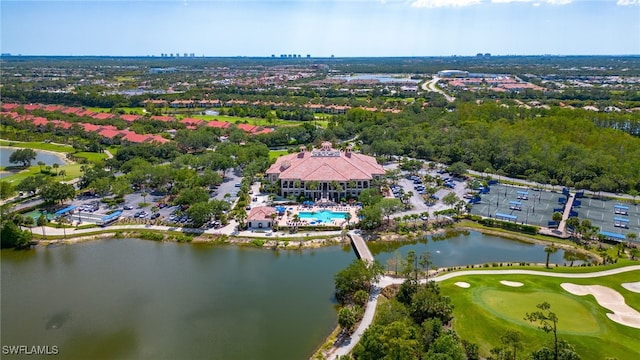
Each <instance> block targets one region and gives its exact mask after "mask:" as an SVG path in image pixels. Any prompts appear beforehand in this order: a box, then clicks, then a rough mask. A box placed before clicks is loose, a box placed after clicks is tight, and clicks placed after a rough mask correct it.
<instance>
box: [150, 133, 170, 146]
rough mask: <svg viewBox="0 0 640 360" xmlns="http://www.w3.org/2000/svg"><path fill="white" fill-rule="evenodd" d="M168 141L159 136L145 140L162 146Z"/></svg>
mask: <svg viewBox="0 0 640 360" xmlns="http://www.w3.org/2000/svg"><path fill="white" fill-rule="evenodd" d="M169 141H171V140H169V139H165V138H163V137H162V136H160V135H153V136H151V137H150V138H149V139H147V142H157V143H160V144H164V143H167V142H169Z"/></svg>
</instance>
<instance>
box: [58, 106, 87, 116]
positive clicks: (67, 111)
mask: <svg viewBox="0 0 640 360" xmlns="http://www.w3.org/2000/svg"><path fill="white" fill-rule="evenodd" d="M60 111H61V112H62V113H64V114H76V115H77V114H78V113H80V112H83V111H84V110H83V109H82V108H79V107H68V108H66V109H62V110H60Z"/></svg>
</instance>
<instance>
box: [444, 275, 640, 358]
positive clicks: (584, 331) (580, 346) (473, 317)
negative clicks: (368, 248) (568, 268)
mask: <svg viewBox="0 0 640 360" xmlns="http://www.w3.org/2000/svg"><path fill="white" fill-rule="evenodd" d="M636 264H637V262H636ZM583 269H588V270H591V271H598V270H602V269H603V267H596V268H583ZM562 270H563V271H564V270H565V268H563V269H562ZM501 280H509V281H517V282H521V283H523V284H524V286H522V287H517V288H516V287H508V286H505V285H502V284H501V283H500V281H501ZM638 280H640V271H633V272H627V273H623V274H619V275H611V276H606V277H597V278H589V279H568V278H549V277H542V276H531V275H486V276H477V275H474V276H463V277H457V278H454V279H449V280H446V281H443V282H442V283H441V284H440V286H441V289H442V293H443V294H444V295H447V296H449V297H450V298H451V300H452V302H453V304H454V306H455V308H454V328H455V330H456V332H458V334H459V335H460V336H461V337H462V338H463V339H466V340H468V341H471V342H475V343H477V344H478V345H479V346H480V350H481V355H483V356H489V355H490V354H489V350H490V349H491V348H493V347H495V346H498V345H499V343H500V336H501V335H502V334H504V333H505V332H506V331H507V330H517V331H519V332H521V333H522V335H523V336H522V338H523V341H522V343H523V345H524V349H523V350H522V351H521V352H520V353H521V354H523V355H524V354H528V353H530V352H531V351H533V350H536V349H538V348H540V347H541V346H542V345H543V344H545V343H549V342H550V341H552V339H553V335H552V334H546V333H544V332H543V331H542V330H539V329H538V328H537V326H536V325H534V324H530V323H528V322H527V321H525V320H524V316H525V313H527V312H533V311H536V310H537V308H536V305H537V304H539V303H542V302H544V301H546V302H548V303H549V304H551V311H553V312H555V313H556V315H557V316H558V318H559V322H558V335H559V337H560V338H561V339H565V340H567V341H568V342H570V343H571V344H572V345H573V346H574V347H575V348H576V351H577V352H578V354H579V355H580V356H581V357H582V359H604V358H606V357H616V358H618V359H634V358H639V356H640V348H638V339H640V329H635V328H631V327H628V326H624V325H620V324H618V323H615V322H613V321H611V320H610V319H609V318H608V317H607V316H606V314H607V313H608V312H609V310H607V309H605V308H603V307H601V306H600V305H598V303H597V302H596V301H595V299H594V297H593V296H576V295H572V294H570V293H568V292H566V291H565V290H563V289H562V288H561V287H560V284H562V283H564V282H568V283H573V284H579V285H603V286H608V287H610V288H612V289H614V290H616V291H618V292H619V293H620V294H622V295H623V296H624V297H625V301H626V303H627V304H628V305H629V306H631V307H633V308H635V309H637V310H640V294H638V293H634V292H631V291H628V290H626V289H624V288H623V287H622V286H621V284H622V283H625V282H634V281H638ZM457 281H464V282H468V283H469V284H471V287H470V288H468V289H464V288H460V287H458V286H456V285H454V283H455V282H457ZM523 358H524V357H523Z"/></svg>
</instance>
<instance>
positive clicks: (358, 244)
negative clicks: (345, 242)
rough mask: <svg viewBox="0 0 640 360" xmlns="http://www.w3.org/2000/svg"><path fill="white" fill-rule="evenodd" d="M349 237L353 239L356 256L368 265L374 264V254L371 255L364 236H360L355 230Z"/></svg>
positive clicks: (350, 232)
mask: <svg viewBox="0 0 640 360" xmlns="http://www.w3.org/2000/svg"><path fill="white" fill-rule="evenodd" d="M349 236H350V237H351V243H352V244H353V248H354V249H355V251H356V255H357V256H358V257H359V258H360V259H362V260H364V261H366V262H368V263H372V262H373V261H374V259H373V254H371V250H369V247H368V246H367V243H366V242H365V241H364V239H363V238H362V236H360V235H358V234H357V233H356V231H355V230H351V231H349Z"/></svg>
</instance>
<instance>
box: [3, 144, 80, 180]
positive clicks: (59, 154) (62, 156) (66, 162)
mask: <svg viewBox="0 0 640 360" xmlns="http://www.w3.org/2000/svg"><path fill="white" fill-rule="evenodd" d="M5 141H8V140H5ZM12 142H14V143H16V144H20V142H19V141H12ZM4 149H9V150H15V149H31V148H28V147H27V148H25V147H21V146H6V145H0V150H4ZM32 150H33V151H35V152H36V153H37V152H43V153H46V154H50V155H56V156H57V157H59V158H60V160H62V164H60V165H72V164H75V162H73V161H71V160H69V159H67V154H68V153H64V152H57V151H53V150H41V149H32ZM32 166H33V165H32ZM4 172H8V173H11V171H6V170H4Z"/></svg>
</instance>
